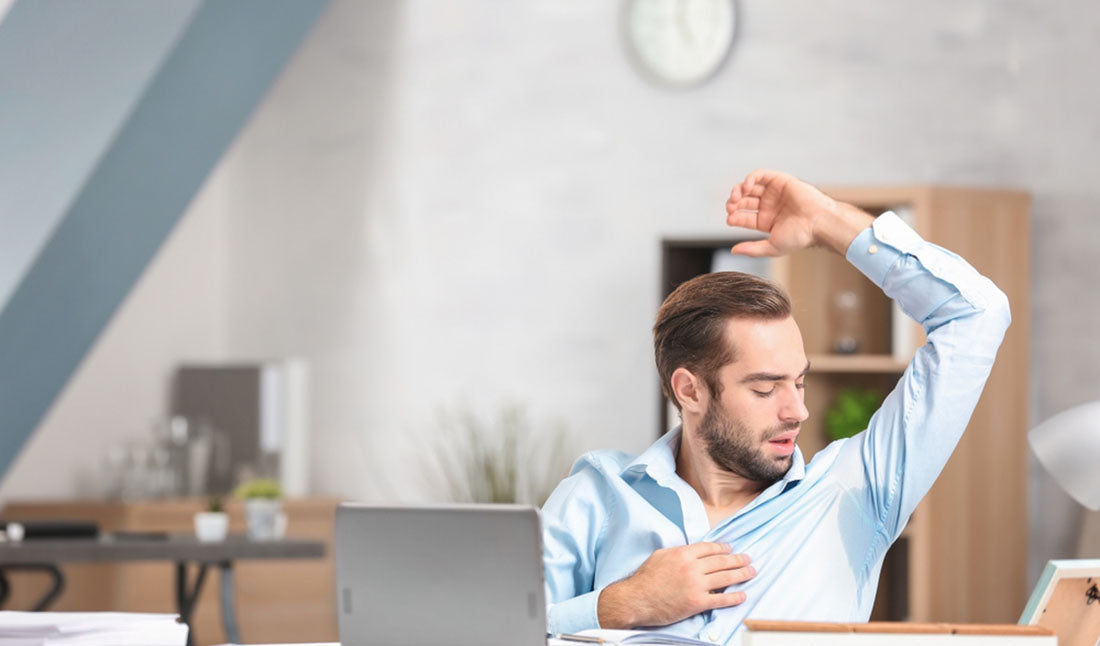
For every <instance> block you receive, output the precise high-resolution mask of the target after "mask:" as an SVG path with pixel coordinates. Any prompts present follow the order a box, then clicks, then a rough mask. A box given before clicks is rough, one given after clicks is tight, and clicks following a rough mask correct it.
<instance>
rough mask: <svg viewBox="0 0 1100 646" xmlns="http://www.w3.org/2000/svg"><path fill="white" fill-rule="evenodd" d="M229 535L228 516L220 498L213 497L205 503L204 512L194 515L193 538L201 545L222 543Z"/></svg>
mask: <svg viewBox="0 0 1100 646" xmlns="http://www.w3.org/2000/svg"><path fill="white" fill-rule="evenodd" d="M227 533H229V514H227V513H225V505H224V503H223V502H222V499H221V496H213V497H211V498H210V500H208V501H207V503H206V511H200V512H199V513H197V514H195V537H196V538H198V539H199V541H200V542H202V543H217V542H218V541H224V540H225V536H226V534H227Z"/></svg>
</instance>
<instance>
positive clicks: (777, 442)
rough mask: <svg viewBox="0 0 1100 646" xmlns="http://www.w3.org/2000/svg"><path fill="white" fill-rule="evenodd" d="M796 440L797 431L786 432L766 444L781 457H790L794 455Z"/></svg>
mask: <svg viewBox="0 0 1100 646" xmlns="http://www.w3.org/2000/svg"><path fill="white" fill-rule="evenodd" d="M797 438H798V431H788V432H786V433H783V434H780V435H777V436H775V437H773V438H771V439H770V440H768V444H769V445H770V446H771V447H772V448H774V449H775V450H776V451H777V452H778V453H779V454H781V455H790V454H792V453H794V447H795V443H794V442H795V440H796V439H797Z"/></svg>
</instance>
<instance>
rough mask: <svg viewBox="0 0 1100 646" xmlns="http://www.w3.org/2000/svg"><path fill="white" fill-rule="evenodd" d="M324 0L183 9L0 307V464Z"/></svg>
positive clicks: (217, 3)
mask: <svg viewBox="0 0 1100 646" xmlns="http://www.w3.org/2000/svg"><path fill="white" fill-rule="evenodd" d="M325 4H327V0H206V1H204V2H203V3H202V5H201V6H200V7H199V9H198V10H197V11H196V12H195V14H194V17H193V19H192V20H191V23H190V24H189V25H188V27H187V29H186V30H185V31H184V33H183V35H182V36H181V38H180V40H179V43H178V44H177V46H176V47H175V49H174V50H173V51H172V52H171V53H170V54H169V55H168V57H167V58H166V59H165V62H164V65H163V66H162V68H161V69H160V71H159V72H158V73H157V74H156V76H155V78H154V79H153V81H152V82H151V83H150V84H149V87H148V89H147V90H146V91H145V93H144V95H143V96H142V98H141V99H140V100H139V101H138V103H137V105H136V106H135V108H134V110H133V112H132V114H131V115H130V117H129V119H127V121H126V123H125V125H124V126H123V127H122V128H121V130H120V131H119V133H118V135H117V136H116V138H115V139H114V141H113V142H112V143H111V144H110V145H109V146H108V148H107V150H106V151H105V153H104V155H103V157H102V159H101V161H100V163H99V164H98V165H97V166H96V168H95V170H94V171H93V172H92V174H91V175H90V177H89V178H88V181H87V182H86V183H85V185H84V186H83V188H82V189H81V191H80V193H79V194H78V196H77V198H76V199H75V200H74V202H73V203H72V206H71V207H70V208H69V209H68V212H67V213H66V215H65V216H64V217H63V219H62V220H61V222H60V224H59V225H58V227H57V228H56V229H55V230H54V233H53V235H52V236H51V237H50V239H49V241H48V242H47V243H46V245H45V247H44V248H43V250H42V251H41V253H40V254H39V255H38V257H37V258H36V259H35V261H34V263H33V265H32V266H31V267H30V269H29V271H28V272H27V273H26V274H25V276H24V278H23V280H22V282H21V283H20V284H19V286H18V287H17V288H16V290H15V291H14V292H13V294H12V296H11V298H10V300H9V301H8V303H7V305H6V306H5V307H4V309H3V311H0V473H2V472H3V471H5V470H6V469H7V466H8V465H9V464H10V462H11V460H12V458H13V457H14V456H15V455H16V454H17V453H18V451H19V449H20V448H21V447H22V445H23V443H24V442H25V441H26V439H27V437H29V436H30V434H31V433H32V432H33V431H34V429H35V427H36V426H37V425H38V423H39V421H40V420H41V419H42V417H43V415H44V414H45V413H46V411H47V410H48V409H49V407H50V405H51V404H52V403H53V400H54V399H55V397H56V396H57V394H58V393H59V392H60V391H61V389H62V388H63V387H64V385H65V383H66V382H67V381H68V379H69V377H70V376H71V375H72V373H73V372H74V371H75V369H76V367H77V366H78V365H79V364H80V361H81V360H82V359H83V357H84V355H85V354H86V353H87V352H88V350H89V349H90V348H91V346H92V344H93V343H94V342H95V340H96V338H97V337H98V336H99V334H100V332H101V331H102V330H103V328H104V327H105V326H106V324H107V323H108V321H109V320H110V318H111V316H112V315H113V314H114V312H115V310H116V309H117V308H118V306H119V304H120V303H121V302H122V301H123V299H124V298H125V297H126V295H127V294H128V293H129V291H130V289H131V288H132V287H133V285H134V283H135V282H136V281H137V279H138V277H139V276H140V274H141V272H142V271H143V270H144V268H145V267H146V265H147V264H148V263H149V261H150V259H151V258H152V257H153V255H154V254H155V253H156V252H157V250H158V249H159V248H160V245H161V244H162V243H163V242H164V240H165V238H166V237H167V236H168V234H169V233H170V231H171V230H172V227H173V226H174V225H175V224H176V222H177V221H178V220H179V218H180V216H181V215H182V214H183V212H184V210H185V209H186V207H187V204H188V203H189V202H190V201H191V199H192V197H193V196H194V195H195V193H196V192H197V191H198V189H199V187H200V186H201V184H202V182H203V180H204V179H205V178H206V176H207V175H208V174H209V172H210V170H211V169H212V168H213V167H214V165H215V164H216V163H217V161H218V159H219V158H220V157H221V155H222V154H223V153H224V152H225V150H226V148H227V147H228V146H229V144H230V143H231V142H232V140H233V138H234V136H235V135H236V134H237V132H238V131H239V130H240V129H241V127H242V126H243V125H244V123H245V122H246V120H247V119H248V117H249V115H250V114H251V113H252V111H253V109H254V108H255V106H256V105H257V104H258V103H259V101H260V100H261V99H262V98H263V96H264V94H265V93H266V92H267V90H268V88H269V87H270V86H271V84H272V82H273V81H274V80H275V78H276V76H277V75H278V73H279V72H280V70H282V68H283V66H284V65H285V63H286V61H287V60H288V59H289V57H290V55H291V54H292V53H293V52H294V50H295V49H296V48H297V47H298V45H299V43H300V42H301V41H302V39H303V37H304V36H305V34H306V32H307V31H308V30H309V28H310V26H312V24H313V23H314V22H315V21H316V19H317V16H318V15H319V14H320V12H321V10H322V9H323V8H324V6H325ZM58 154H64V151H58Z"/></svg>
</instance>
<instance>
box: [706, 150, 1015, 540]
mask: <svg viewBox="0 0 1100 646" xmlns="http://www.w3.org/2000/svg"><path fill="white" fill-rule="evenodd" d="M726 210H727V213H728V217H727V222H728V223H729V224H730V225H733V226H742V227H749V228H753V229H756V230H758V231H762V232H765V233H768V234H769V236H768V238H766V239H764V240H759V241H754V242H743V243H740V244H738V245H736V246H734V248H733V250H732V251H733V252H734V253H743V254H746V255H752V256H763V255H768V256H777V255H783V254H787V253H791V252H793V251H797V250H799V249H803V248H805V247H808V246H811V245H820V246H825V247H828V248H830V249H832V250H833V251H835V252H837V253H839V254H841V255H844V256H845V257H846V258H847V259H848V261H849V262H851V263H852V264H853V265H854V266H855V267H856V268H857V269H859V270H860V271H861V272H862V273H863V274H864V275H866V276H867V277H868V278H869V279H871V280H872V281H873V282H874V283H875V284H876V285H878V286H879V287H881V288H882V289H883V290H884V291H885V292H886V295H887V296H889V297H890V298H892V299H894V300H895V301H897V302H898V304H899V305H900V306H901V308H902V310H903V311H904V312H905V313H906V314H907V315H908V316H910V317H912V318H913V319H914V320H916V321H917V322H918V323H920V324H921V325H922V326H923V327H924V330H925V333H926V335H927V339H928V340H927V342H926V343H925V344H924V345H923V346H922V347H921V348H920V349H919V350H918V351H917V353H916V355H915V356H914V358H913V360H912V361H911V362H910V363H909V365H908V367H907V368H906V370H905V372H904V373H903V375H902V378H901V380H900V381H899V382H898V385H897V386H896V387H895V388H894V390H893V391H892V392H891V393H890V394H889V395H888V396H887V398H886V400H885V402H884V403H883V405H882V407H881V408H880V409H879V411H878V412H877V413H876V414H875V415H874V417H873V418H872V419H871V423H870V425H869V427H868V429H867V430H866V431H864V432H863V433H861V434H859V435H857V436H856V437H854V438H852V440H850V441H849V442H848V444H846V445H845V446H844V447H843V448H844V451H843V455H842V456H841V459H842V460H848V461H850V462H851V464H850V465H849V466H850V468H848V469H845V470H843V471H842V472H843V473H845V474H846V477H848V478H849V479H850V480H851V482H850V484H851V485H852V486H853V487H859V488H860V489H861V490H863V491H866V504H867V505H868V507H869V509H870V510H871V513H872V514H874V516H875V518H876V519H877V521H878V524H879V528H880V530H881V531H882V532H883V533H884V534H885V535H886V537H887V538H888V539H889V540H893V538H895V537H896V536H897V534H898V533H900V531H901V529H902V528H903V527H904V525H905V522H906V520H907V519H908V518H909V515H910V514H911V513H912V512H913V510H914V509H915V508H916V505H917V503H918V502H920V500H921V498H923V497H924V495H925V494H926V493H927V492H928V490H929V489H930V488H931V486H932V484H933V483H934V482H935V480H936V477H937V476H938V475H939V473H940V471H941V470H942V469H943V467H944V465H945V464H946V463H947V460H948V458H949V457H950V456H951V452H952V451H953V450H954V448H955V446H956V444H957V443H958V441H959V439H960V437H961V436H962V433H963V431H964V430H965V429H966V425H967V423H968V422H969V420H970V415H971V413H972V412H973V410H974V407H975V406H976V405H977V402H978V397H979V396H980V395H981V392H982V389H983V387H984V386H985V381H986V379H987V378H988V377H989V372H990V370H991V369H992V366H993V360H994V358H995V356H996V352H997V348H998V347H999V346H1000V343H1001V340H1002V339H1003V337H1004V333H1005V330H1006V329H1007V328H1008V325H1009V322H1010V320H1011V317H1010V315H1009V307H1008V300H1007V299H1006V298H1005V295H1004V294H1003V293H1002V292H1001V291H1000V290H999V289H997V287H996V285H994V284H993V283H992V282H991V281H990V280H989V279H988V278H986V277H984V276H982V275H981V274H979V273H978V272H977V271H976V270H975V269H974V268H973V267H971V266H970V265H969V264H967V262H966V261H965V260H963V259H962V258H960V257H959V256H957V255H955V254H953V253H951V252H950V251H947V250H945V249H942V248H940V247H938V246H936V245H934V244H931V243H929V242H926V241H925V240H923V239H922V238H921V237H920V236H919V235H918V234H917V233H916V232H914V231H913V230H912V229H910V228H909V227H908V226H907V225H905V224H904V223H903V222H902V221H901V220H900V219H899V218H898V217H897V216H896V215H894V214H893V213H887V214H884V215H883V216H880V217H879V218H877V219H873V218H872V217H871V216H870V215H869V214H867V213H865V212H863V211H861V210H859V209H857V208H856V207H854V206H852V205H849V204H844V203H842V202H837V201H836V200H833V199H832V198H830V197H828V196H827V195H825V194H824V193H822V192H821V191H819V190H818V189H816V188H814V187H813V186H811V185H809V184H807V183H805V182H803V181H801V180H799V179H797V178H795V177H792V176H790V175H787V174H785V173H779V172H775V171H769V170H757V171H753V172H752V173H750V174H749V175H748V176H747V177H746V178H745V180H744V181H743V182H742V183H741V184H739V185H738V186H736V187H734V189H733V191H732V192H731V193H730V198H729V201H728V202H727V203H726Z"/></svg>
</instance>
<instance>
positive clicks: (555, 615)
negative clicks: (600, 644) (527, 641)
mask: <svg viewBox="0 0 1100 646" xmlns="http://www.w3.org/2000/svg"><path fill="white" fill-rule="evenodd" d="M600 592H602V590H593V591H592V592H586V593H584V594H582V595H580V596H577V597H573V598H572V599H566V600H565V601H561V602H559V603H555V604H553V605H551V606H550V609H549V610H548V611H547V613H546V615H547V616H546V630H547V632H549V633H551V634H553V635H560V634H562V633H579V632H580V631H582V630H591V629H594V628H599V627H600V620H599V615H598V614H597V611H596V607H597V602H598V601H599V599H600Z"/></svg>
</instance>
